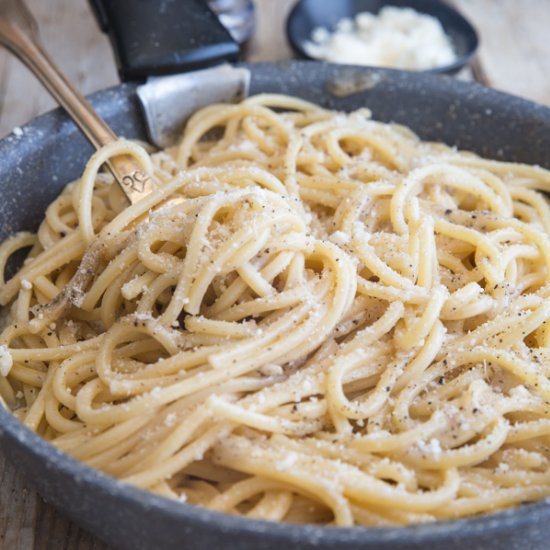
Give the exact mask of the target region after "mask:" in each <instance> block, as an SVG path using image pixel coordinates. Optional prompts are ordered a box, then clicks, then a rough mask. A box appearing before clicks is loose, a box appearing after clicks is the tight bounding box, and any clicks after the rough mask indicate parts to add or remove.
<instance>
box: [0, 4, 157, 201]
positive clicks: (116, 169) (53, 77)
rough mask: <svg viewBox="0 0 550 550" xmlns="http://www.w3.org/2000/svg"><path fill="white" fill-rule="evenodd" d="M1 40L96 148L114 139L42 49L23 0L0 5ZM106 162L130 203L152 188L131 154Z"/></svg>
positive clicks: (111, 132)
mask: <svg viewBox="0 0 550 550" xmlns="http://www.w3.org/2000/svg"><path fill="white" fill-rule="evenodd" d="M0 44H2V45H4V46H5V47H6V48H8V49H9V50H10V51H11V52H12V53H13V54H14V55H15V56H16V57H17V58H19V59H20V60H21V61H22V62H23V63H24V64H25V65H26V66H27V67H28V68H29V69H30V70H31V71H32V72H33V73H34V75H35V76H36V77H37V78H38V79H39V80H40V82H41V83H42V84H43V85H44V87H45V88H46V89H47V90H48V91H49V92H50V94H51V95H52V96H53V97H54V99H55V100H56V101H57V102H58V103H59V104H60V105H61V106H62V107H63V108H64V109H65V110H66V111H67V113H68V114H69V116H70V117H71V118H72V120H73V121H74V122H75V123H76V125H77V126H78V127H79V128H80V130H81V131H82V133H83V134H84V135H85V136H86V138H87V139H88V140H89V141H90V143H91V144H92V146H93V147H94V148H95V149H99V148H101V147H103V146H105V145H108V144H110V143H113V142H115V141H117V136H116V134H115V133H114V132H113V130H112V129H111V128H110V127H109V126H108V125H107V123H106V122H105V121H104V120H103V119H102V118H101V117H100V116H99V115H98V114H97V113H96V111H95V110H94V108H93V107H92V106H91V104H90V103H89V102H88V101H87V100H86V98H85V97H84V96H83V95H82V94H81V93H80V92H79V91H78V90H77V89H76V88H75V87H74V86H73V85H72V84H71V83H70V82H69V80H67V78H66V77H65V76H64V75H63V73H62V72H61V70H60V69H59V68H58V67H57V65H56V64H55V62H54V61H53V60H52V59H51V58H50V56H49V55H48V53H47V52H46V51H45V50H44V48H43V47H42V45H41V43H40V40H39V39H38V35H37V31H36V23H35V22H34V20H33V19H32V16H31V14H30V13H29V12H28V10H27V9H26V7H25V6H24V5H23V4H22V2H14V1H13V0H11V1H9V3H7V2H5V1H4V2H3V5H2V6H1V7H0ZM107 164H108V167H109V169H110V170H111V172H112V173H113V176H114V177H115V179H116V181H117V182H118V183H119V185H120V187H121V188H122V191H123V192H124V194H125V195H126V196H127V197H128V199H129V201H130V202H131V203H135V202H137V201H138V200H140V199H141V198H142V197H143V196H144V195H147V194H149V193H150V192H151V191H152V190H153V189H154V188H155V184H154V182H153V181H152V180H151V178H150V177H149V176H148V175H147V174H145V173H144V172H143V170H142V169H141V166H140V165H139V164H138V163H137V161H136V160H134V159H133V158H132V157H129V156H127V155H124V156H119V157H115V158H112V159H111V160H110V161H109V163H107Z"/></svg>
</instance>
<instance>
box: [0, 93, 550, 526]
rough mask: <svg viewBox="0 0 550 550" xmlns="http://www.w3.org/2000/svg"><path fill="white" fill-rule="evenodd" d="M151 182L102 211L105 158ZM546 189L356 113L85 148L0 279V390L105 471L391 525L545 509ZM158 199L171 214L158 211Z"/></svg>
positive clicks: (199, 119) (262, 101)
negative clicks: (130, 199)
mask: <svg viewBox="0 0 550 550" xmlns="http://www.w3.org/2000/svg"><path fill="white" fill-rule="evenodd" d="M122 153H128V154H131V155H133V156H135V157H136V158H137V159H138V160H139V161H140V163H142V164H143V166H144V168H145V169H146V170H147V171H149V172H150V173H152V174H154V176H155V178H156V179H157V180H158V181H159V182H160V183H161V185H160V186H159V188H158V189H157V190H155V191H153V193H151V194H150V195H149V196H147V197H146V198H144V199H143V200H141V201H140V202H138V203H137V204H134V205H132V206H127V204H126V203H125V199H124V198H123V196H122V194H121V192H120V190H119V189H118V187H117V186H116V185H113V184H112V178H111V176H110V175H107V174H104V173H101V172H100V168H101V166H102V165H103V164H104V162H105V160H107V159H108V158H110V157H113V156H115V155H119V154H122ZM549 190H550V173H549V172H548V171H546V170H544V169H541V168H539V167H532V166H527V165H521V164H512V163H504V162H497V161H490V160H485V159H482V158H479V157H477V156H475V155H472V154H470V153H464V152H459V151H456V150H454V149H451V148H449V147H447V146H444V145H442V144H434V143H427V142H422V141H420V140H419V139H418V138H417V137H416V136H415V135H414V134H413V133H412V132H411V131H410V130H408V129H406V128H404V127H401V126H397V125H392V124H383V123H380V122H375V121H373V120H372V119H371V118H370V113H369V111H368V110H367V109H362V110H359V111H356V112H353V113H350V114H345V113H337V112H334V111H329V110H325V109H322V108H320V107H317V106H315V105H312V104H310V103H307V102H305V101H302V100H299V99H296V98H291V97H287V96H275V95H260V96H255V97H251V98H249V99H247V100H245V101H243V102H242V103H241V104H239V105H212V106H210V107H207V108H205V109H203V110H201V111H199V112H197V113H196V114H195V115H194V116H193V117H192V119H191V120H190V121H189V122H188V124H187V127H186V129H185V132H184V134H183V136H182V139H181V142H180V144H179V145H178V146H177V147H175V148H173V149H170V150H166V151H159V152H155V153H152V154H151V155H149V154H148V153H147V152H146V151H145V149H144V148H142V147H141V146H140V145H138V144H135V143H131V142H126V141H120V142H117V143H116V144H114V145H113V146H110V147H108V148H105V149H103V150H101V151H99V152H98V153H96V154H95V155H94V156H93V157H92V158H91V159H90V161H89V163H88V165H87V167H86V170H85V172H84V174H83V176H82V178H81V179H80V180H78V181H77V182H74V183H72V184H70V185H68V186H67V187H66V188H65V190H64V191H63V192H62V193H61V195H60V196H59V197H58V198H57V199H56V200H55V201H54V202H53V203H52V204H51V205H50V206H49V207H48V209H47V211H46V216H45V219H44V221H43V222H42V224H41V225H40V228H39V230H38V232H37V234H36V235H35V234H31V233H19V234H16V235H14V236H13V237H11V238H9V239H8V240H7V241H5V242H4V244H3V245H2V246H1V248H0V267H1V271H2V273H4V269H5V266H6V263H7V261H8V259H9V257H10V256H11V255H12V254H13V253H14V252H15V251H17V250H19V249H22V248H29V247H30V252H29V255H28V259H27V260H26V261H25V263H24V265H23V267H21V269H20V270H19V271H18V272H17V274H16V275H15V276H13V277H12V278H11V279H9V280H8V281H6V282H5V281H4V280H3V279H2V281H0V282H1V286H0V303H1V304H2V305H4V306H7V317H8V319H7V322H6V326H5V328H4V330H3V332H2V334H1V337H0V344H1V346H0V398H1V401H2V403H3V404H5V405H6V406H7V407H8V408H10V409H11V410H13V412H14V414H15V415H16V416H17V417H18V418H19V419H20V420H21V421H22V422H23V423H24V424H25V425H26V426H28V427H29V428H30V429H32V430H34V431H36V432H37V433H39V434H40V435H41V436H43V437H44V438H46V439H47V440H49V441H50V442H51V443H52V444H53V445H55V446H56V447H58V448H60V449H62V450H63V451H66V452H67V453H69V454H71V455H72V456H74V457H75V458H77V459H79V460H81V461H84V462H85V463H87V464H88V465H90V466H91V467H93V468H97V469H100V470H102V471H104V472H106V473H107V474H109V475H111V476H114V477H116V478H118V479H121V480H123V481H126V482H128V483H131V484H133V485H135V486H138V487H141V488H143V489H147V490H149V491H152V492H155V493H158V494H160V495H164V496H167V497H170V498H174V499H178V500H180V501H187V502H188V503H191V504H196V505H200V506H205V507H207V508H211V509H213V510H218V511H223V512H228V513H231V514H238V515H242V516H247V517H252V518H260V519H268V520H273V521H286V522H294V523H318V524H327V525H336V526H351V525H365V526H381V525H404V524H410V523H417V522H424V521H434V520H438V519H445V518H457V517H462V516H467V515H473V514H478V513H483V512H488V511H491V510H497V509H501V508H505V507H508V506H512V505H516V504H520V503H522V502H526V501H533V500H538V499H542V498H544V497H546V496H549V495H550V470H549V468H548V460H549V459H550V450H549V446H550V403H549V399H550V379H549V376H550V347H549V346H550V321H549V318H550V208H549V205H548V202H547V200H546V199H545V198H544V196H543V195H542V194H540V193H539V191H549ZM174 197H181V198H183V199H185V200H183V201H180V202H178V203H174V202H170V201H167V199H170V198H174Z"/></svg>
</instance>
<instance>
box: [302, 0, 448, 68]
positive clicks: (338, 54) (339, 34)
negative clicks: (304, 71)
mask: <svg viewBox="0 0 550 550" xmlns="http://www.w3.org/2000/svg"><path fill="white" fill-rule="evenodd" d="M303 47H304V50H305V52H306V53H307V54H308V55H309V56H310V57H313V58H315V59H323V60H325V61H329V62H332V63H345V64H351V65H367V66H372V67H391V68H395V69H409V70H428V69H435V68H438V67H443V66H446V65H450V64H451V63H453V62H454V61H455V60H456V59H457V55H456V52H455V51H454V49H453V45H452V42H451V40H450V38H449V37H448V36H447V35H446V34H445V31H444V30H443V27H442V25H441V23H440V22H439V21H438V20H437V19H436V18H435V17H432V16H431V15H426V14H422V13H419V12H417V11H416V10H414V9H412V8H407V7H405V8H398V7H393V6H386V7H384V8H382V9H381V10H380V12H379V13H378V14H377V15H375V14H372V13H369V12H363V13H359V14H357V15H356V16H355V19H349V18H345V19H341V20H340V21H339V22H338V23H337V24H336V28H335V30H334V32H330V31H329V30H327V29H326V28H323V27H317V28H315V29H313V31H312V33H311V37H310V40H309V41H308V42H306V43H305V44H304V46H303Z"/></svg>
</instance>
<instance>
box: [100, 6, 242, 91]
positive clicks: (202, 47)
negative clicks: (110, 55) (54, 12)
mask: <svg viewBox="0 0 550 550" xmlns="http://www.w3.org/2000/svg"><path fill="white" fill-rule="evenodd" d="M90 4H91V6H92V8H93V10H94V13H95V15H96V18H97V20H98V22H99V25H100V27H101V29H102V30H103V32H107V33H108V34H109V38H110V39H111V43H112V45H113V49H114V52H115V58H116V61H117V65H118V70H119V74H120V78H121V79H122V80H142V79H145V78H146V77H148V76H155V75H165V74H171V73H179V72H183V71H188V70H192V69H198V68H201V67H207V66H210V65H215V64H218V63H221V62H223V61H236V60H237V59H238V57H239V46H238V44H237V43H236V42H235V41H234V40H233V39H232V38H231V36H230V34H229V33H228V31H227V30H226V29H225V28H224V27H223V25H222V24H221V23H220V22H219V20H218V18H217V17H216V15H215V14H214V12H213V11H212V10H211V9H210V8H209V7H208V5H207V3H206V1H205V0H175V1H174V0H172V1H161V2H157V1H154V0H90Z"/></svg>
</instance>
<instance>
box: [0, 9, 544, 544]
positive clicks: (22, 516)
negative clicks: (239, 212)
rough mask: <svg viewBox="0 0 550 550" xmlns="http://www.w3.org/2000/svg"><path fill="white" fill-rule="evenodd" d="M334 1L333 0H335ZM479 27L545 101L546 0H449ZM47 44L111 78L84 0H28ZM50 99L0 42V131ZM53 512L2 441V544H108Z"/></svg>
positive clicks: (509, 69)
mask: <svg viewBox="0 0 550 550" xmlns="http://www.w3.org/2000/svg"><path fill="white" fill-rule="evenodd" d="M295 1H296V0H256V7H257V21H256V33H255V37H254V39H253V40H252V41H251V43H250V44H249V45H248V47H247V57H248V59H250V60H252V61H273V60H279V59H287V58H289V57H290V56H291V55H292V52H291V50H290V48H289V47H288V44H287V42H286V40H285V37H284V30H283V29H284V22H285V18H286V15H287V13H288V11H289V10H290V8H291V7H292V5H293V4H294V3H295ZM335 1H336V0H335ZM453 2H454V4H455V5H456V6H457V7H458V8H459V9H461V10H462V11H463V12H464V13H465V14H466V15H467V16H468V17H470V18H471V19H472V21H474V23H475V24H476V26H477V28H478V30H479V31H480V34H481V40H482V42H481V48H480V61H481V64H482V66H483V69H484V71H485V72H486V75H487V78H488V79H489V80H490V82H491V83H492V85H494V86H495V87H497V88H500V89H503V90H506V91H509V92H511V93H515V94H518V95H522V96H525V97H528V98H531V99H534V100H536V101H540V102H541V103H545V104H547V105H550V77H549V75H550V55H548V42H547V38H546V37H547V32H548V31H547V29H548V28H550V1H548V0H498V1H497V0H453ZM27 3H28V5H29V7H30V8H31V10H32V12H33V13H34V14H35V16H36V18H37V20H38V22H39V25H40V28H41V31H42V39H43V42H44V43H45V45H46V47H47V49H48V50H49V51H50V52H51V54H52V55H53V57H54V58H55V59H56V60H57V61H58V63H59V65H60V66H61V67H62V69H63V70H64V71H65V72H66V73H67V75H68V76H69V78H70V79H71V80H73V81H74V82H75V83H76V84H77V86H78V87H79V88H80V89H81V90H82V91H84V92H85V93H90V92H92V91H95V90H98V89H100V88H104V87H107V86H111V85H113V84H115V83H116V82H117V81H118V79H117V74H116V70H115V68H114V63H113V56H112V53H111V50H110V47H109V44H108V41H107V39H106V38H105V37H104V36H103V35H102V34H101V33H100V32H99V30H98V28H97V25H96V23H95V21H94V20H93V16H92V14H91V13H90V10H89V7H88V4H87V2H86V1H85V0H71V1H67V0H46V1H45V0H27ZM53 106H54V102H53V101H52V100H51V98H50V97H49V96H48V94H47V93H46V92H45V91H44V90H43V89H42V87H41V85H40V84H38V83H37V82H36V80H35V79H34V77H33V76H32V75H31V74H30V73H29V72H28V71H27V70H26V69H25V68H24V67H23V66H22V65H21V64H20V63H19V62H18V61H17V60H15V59H14V58H13V57H12V56H11V55H9V54H7V53H6V52H4V51H3V50H0V135H5V134H6V133H8V132H10V131H11V130H12V129H13V128H14V127H16V126H19V125H21V124H23V123H25V122H27V121H28V120H30V119H32V118H34V117H35V116H36V115H38V114H40V113H43V112H45V111H47V110H49V109H51V108H52V107H53ZM107 548H108V547H107V546H106V545H105V544H104V543H102V542H100V541H98V540H97V539H95V538H94V537H92V536H91V535H89V534H87V533H85V532H84V531H82V530H81V529H79V528H78V527H76V526H75V525H74V524H73V523H71V522H70V521H69V520H67V519H65V518H64V517H63V516H61V515H60V514H58V513H57V512H56V511H55V510H54V509H53V508H52V507H51V506H50V505H48V504H46V503H45V502H44V501H43V500H42V499H41V498H40V497H38V496H37V495H36V494H35V493H34V492H33V491H32V490H30V489H29V488H28V486H27V483H26V482H25V481H24V480H22V479H21V478H20V476H19V475H18V474H17V473H16V471H15V469H14V468H13V467H12V466H11V465H9V464H7V463H6V461H5V460H4V458H3V456H2V453H1V449H0V550H29V549H36V550H50V549H55V550H58V549H65V550H107Z"/></svg>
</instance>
